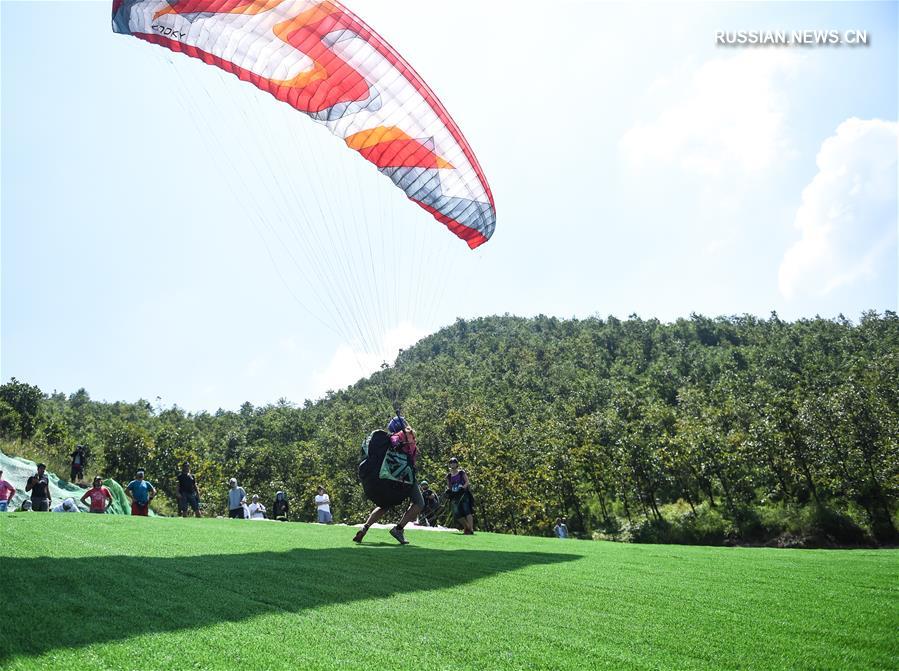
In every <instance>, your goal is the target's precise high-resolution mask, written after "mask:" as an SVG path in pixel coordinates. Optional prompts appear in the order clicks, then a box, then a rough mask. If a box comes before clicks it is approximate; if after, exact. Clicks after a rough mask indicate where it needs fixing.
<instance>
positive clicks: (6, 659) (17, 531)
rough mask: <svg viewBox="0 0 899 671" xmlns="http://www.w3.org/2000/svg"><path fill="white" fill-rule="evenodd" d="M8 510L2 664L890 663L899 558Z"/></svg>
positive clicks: (3, 519)
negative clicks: (362, 538) (399, 534)
mask: <svg viewBox="0 0 899 671" xmlns="http://www.w3.org/2000/svg"><path fill="white" fill-rule="evenodd" d="M353 531H354V530H353V529H348V528H346V527H322V526H318V525H304V524H279V523H261V522H260V523H257V522H244V521H231V520H193V519H188V520H181V519H162V518H160V519H135V518H129V517H118V516H104V517H100V516H92V515H86V514H84V515H40V514H35V513H28V514H11V515H5V516H0V547H2V555H3V557H2V559H0V585H2V593H3V597H4V601H5V604H6V606H7V614H8V617H7V618H6V619H5V621H4V624H3V625H2V627H0V642H2V645H0V667H3V668H4V669H6V668H12V669H48V668H60V669H70V668H72V669H74V668H82V669H83V668H92V669H94V668H110V669H124V668H141V669H153V668H171V669H187V668H237V667H240V668H247V669H269V668H321V669H335V668H384V669H394V668H409V669H413V668H414V669H421V670H424V669H459V668H482V669H499V668H505V669H519V668H520V669H530V668H546V669H550V668H551V669H557V668H563V669H575V668H578V669H581V668H588V669H592V668H604V667H619V668H677V669H686V668H737V667H739V668H759V669H762V668H765V669H768V668H841V669H843V668H890V667H894V666H895V663H896V659H897V655H899V644H897V637H896V636H895V633H896V629H897V624H899V615H897V613H899V594H897V589H899V552H896V551H893V550H887V551H824V550H821V551H800V550H772V549H745V548H705V547H679V546H651V545H624V544H615V543H599V542H579V541H558V540H555V539H542V538H524V537H512V536H499V535H491V534H477V535H475V536H473V537H464V536H461V535H458V534H444V533H436V532H433V533H432V532H417V533H416V532H411V533H409V537H410V540H411V541H412V543H413V544H412V545H410V546H406V547H400V546H398V545H397V544H396V543H395V542H394V541H393V539H391V538H390V537H389V536H388V534H387V532H386V531H383V530H373V531H371V532H370V533H369V536H368V538H367V539H366V540H367V541H368V543H367V544H366V545H364V546H362V547H357V546H354V545H353V544H352V543H351V542H350V538H351V537H352V534H353Z"/></svg>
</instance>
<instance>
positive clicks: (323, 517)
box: [315, 485, 331, 524]
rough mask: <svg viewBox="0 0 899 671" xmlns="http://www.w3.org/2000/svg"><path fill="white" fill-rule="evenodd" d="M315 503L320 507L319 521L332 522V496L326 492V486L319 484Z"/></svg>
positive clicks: (320, 522) (321, 522) (323, 522)
mask: <svg viewBox="0 0 899 671" xmlns="http://www.w3.org/2000/svg"><path fill="white" fill-rule="evenodd" d="M315 505H316V507H317V508H318V523H319V524H331V498H330V497H329V496H328V495H327V494H326V493H325V488H324V487H322V486H321V485H319V486H318V494H316V496H315Z"/></svg>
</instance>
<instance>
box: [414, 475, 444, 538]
mask: <svg viewBox="0 0 899 671" xmlns="http://www.w3.org/2000/svg"><path fill="white" fill-rule="evenodd" d="M421 497H422V499H423V500H424V502H425V505H424V508H422V510H421V514H420V515H419V516H418V523H419V525H421V526H428V527H432V526H434V523H435V522H436V521H437V511H438V510H439V509H440V497H439V496H437V492H435V491H434V490H433V489H431V486H430V485H429V484H428V481H427V480H422V481H421Z"/></svg>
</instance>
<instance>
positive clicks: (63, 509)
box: [52, 498, 81, 513]
mask: <svg viewBox="0 0 899 671" xmlns="http://www.w3.org/2000/svg"><path fill="white" fill-rule="evenodd" d="M52 512H54V513H80V512H81V511H80V510H78V506H77V505H75V499H73V498H68V499H66V500H65V501H63V502H62V503H60V504H59V505H58V506H56V507H55V508H53V511H52Z"/></svg>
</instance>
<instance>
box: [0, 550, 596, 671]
mask: <svg viewBox="0 0 899 671" xmlns="http://www.w3.org/2000/svg"><path fill="white" fill-rule="evenodd" d="M576 559H579V557H578V556H576V555H564V554H551V553H526V552H489V551H484V550H469V549H462V550H438V549H433V548H420V547H414V546H413V547H408V546H407V547H404V548H399V547H392V548H389V549H388V548H382V547H379V546H378V545H375V546H361V547H346V548H327V549H318V550H315V549H294V550H289V551H286V552H256V553H247V554H235V555H222V554H216V555H200V556H194V557H172V558H165V557H132V556H105V557H82V558H78V559H71V558H66V559H59V558H50V557H36V558H30V559H18V558H10V559H3V560H2V563H0V567H2V574H3V593H4V596H5V599H6V602H7V604H8V605H11V606H13V607H14V609H15V616H14V617H11V618H6V619H5V621H4V625H3V631H2V634H0V636H2V638H3V639H5V640H4V642H3V643H4V644H3V645H2V646H0V662H2V661H3V660H6V659H10V658H12V657H18V656H31V655H38V654H41V653H44V652H47V651H50V650H55V649H59V648H72V647H79V646H84V645H89V644H93V643H104V642H110V641H119V640H124V639H127V638H130V637H132V636H138V635H141V634H148V633H158V632H170V631H178V630H181V629H188V628H194V627H204V626H206V625H210V624H215V623H217V622H228V621H231V622H239V621H242V620H245V619H248V618H252V617H255V616H258V615H263V614H266V613H272V612H279V611H281V612H287V613H298V612H301V611H303V610H307V609H312V608H317V607H320V606H328V605H331V604H340V603H350V602H353V601H360V600H363V599H379V598H385V597H389V596H392V595H394V594H400V593H409V592H416V591H422V590H434V589H445V588H450V587H454V586H457V585H463V584H466V583H469V582H472V581H474V580H479V579H481V578H486V577H489V576H493V575H497V574H501V573H505V572H508V571H515V570H517V569H521V568H524V567H527V566H534V565H550V564H558V563H561V562H569V561H573V560H576ZM386 569H392V570H390V571H388V570H386ZM0 666H2V664H0Z"/></svg>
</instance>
